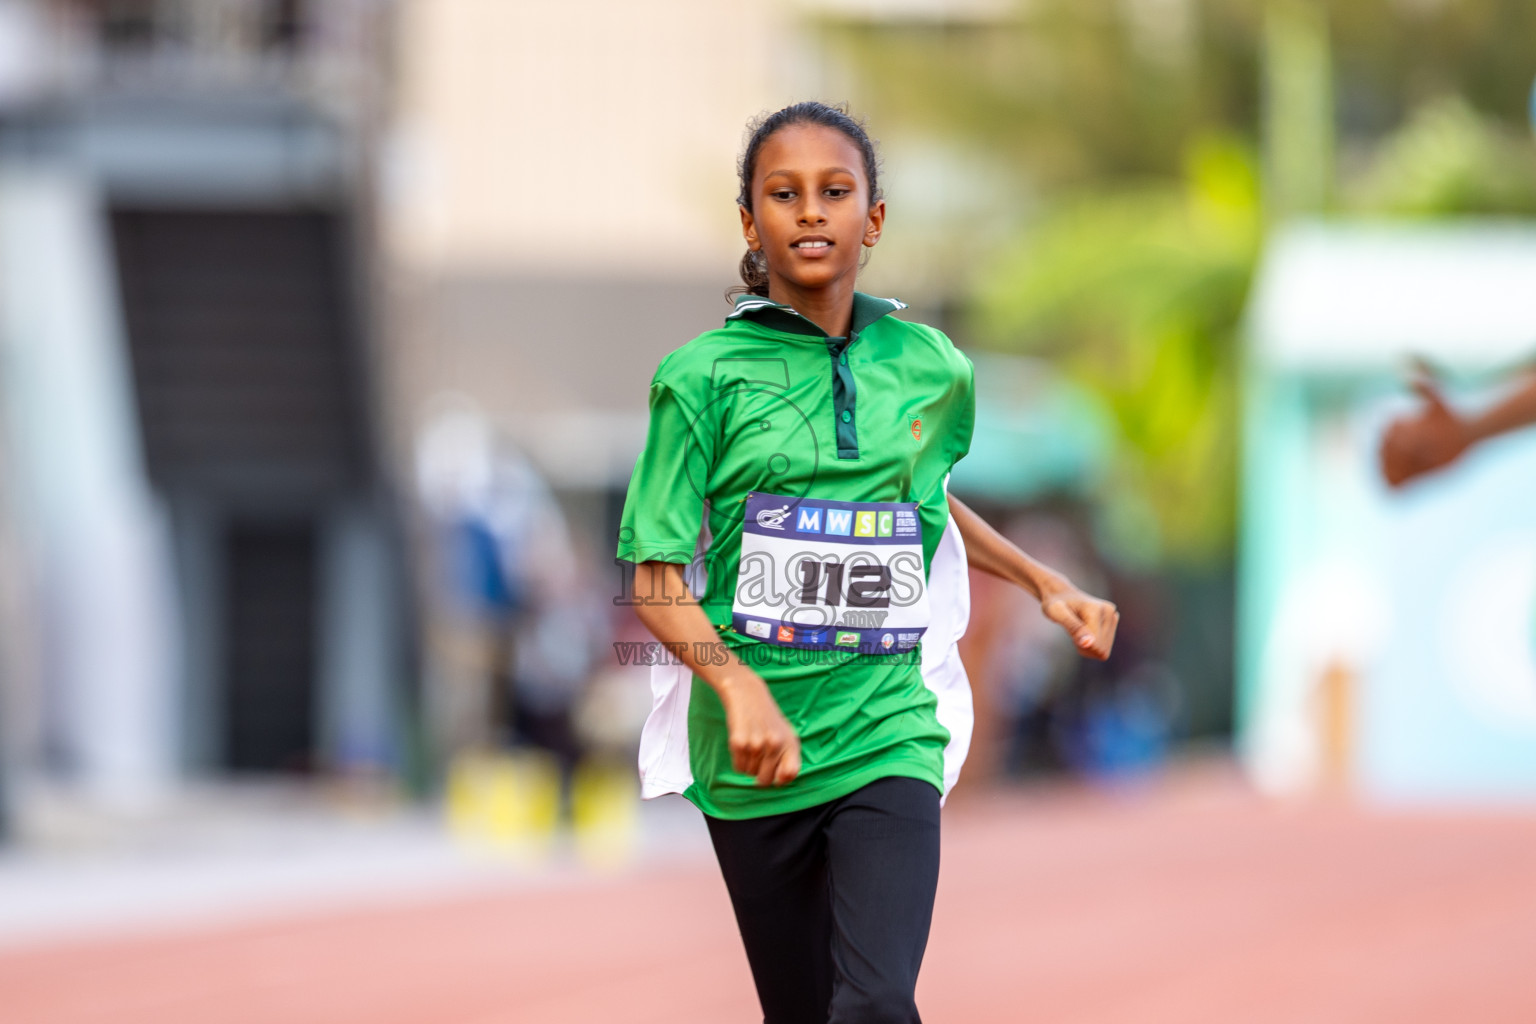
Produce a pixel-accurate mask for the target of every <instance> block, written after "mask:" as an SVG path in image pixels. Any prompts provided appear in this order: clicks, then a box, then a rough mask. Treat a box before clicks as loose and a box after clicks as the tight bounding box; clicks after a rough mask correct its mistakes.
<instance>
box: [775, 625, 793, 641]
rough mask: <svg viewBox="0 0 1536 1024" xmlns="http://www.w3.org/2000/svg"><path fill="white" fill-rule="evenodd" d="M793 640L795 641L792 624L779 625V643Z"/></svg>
mask: <svg viewBox="0 0 1536 1024" xmlns="http://www.w3.org/2000/svg"><path fill="white" fill-rule="evenodd" d="M794 642H795V627H794V626H780V627H779V643H781V644H792V643H794Z"/></svg>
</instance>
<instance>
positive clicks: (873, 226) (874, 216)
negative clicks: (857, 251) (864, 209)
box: [864, 199, 885, 248]
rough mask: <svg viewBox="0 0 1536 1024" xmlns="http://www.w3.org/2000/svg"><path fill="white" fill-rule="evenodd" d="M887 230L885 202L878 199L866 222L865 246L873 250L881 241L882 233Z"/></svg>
mask: <svg viewBox="0 0 1536 1024" xmlns="http://www.w3.org/2000/svg"><path fill="white" fill-rule="evenodd" d="M883 230H885V200H884V199H877V200H876V201H875V202H874V203H873V204H871V205H870V207H869V216H868V217H867V218H866V219H865V221H864V244H865V245H867V246H869V247H871V248H873V247H874V246H875V244H876V243H877V242H879V241H880V232H881V231H883Z"/></svg>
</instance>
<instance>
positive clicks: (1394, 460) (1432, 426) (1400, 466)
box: [1381, 373, 1536, 487]
mask: <svg viewBox="0 0 1536 1024" xmlns="http://www.w3.org/2000/svg"><path fill="white" fill-rule="evenodd" d="M1413 389H1414V390H1415V391H1417V392H1418V394H1419V397H1420V398H1422V399H1423V400H1424V405H1423V406H1422V407H1421V408H1420V409H1419V411H1418V412H1416V413H1415V414H1414V415H1412V416H1405V417H1403V418H1402V419H1399V420H1397V421H1396V422H1394V423H1393V424H1392V425H1391V426H1390V427H1388V428H1387V432H1386V434H1385V435H1384V436H1383V437H1382V441H1381V469H1382V473H1383V475H1385V476H1386V478H1387V483H1389V484H1391V485H1392V486H1393V487H1397V486H1400V485H1401V484H1404V483H1407V482H1408V481H1409V480H1412V479H1413V478H1414V477H1416V476H1420V475H1422V474H1424V473H1428V472H1430V471H1431V470H1435V469H1439V468H1440V467H1441V466H1444V465H1446V464H1447V463H1450V462H1454V461H1455V460H1456V459H1457V458H1459V457H1460V456H1461V453H1462V452H1464V451H1466V450H1467V449H1468V448H1470V447H1471V446H1472V445H1474V444H1476V443H1478V442H1479V441H1483V440H1486V439H1488V438H1490V437H1494V436H1496V435H1498V434H1504V433H1508V432H1509V431H1511V430H1515V429H1518V428H1519V427H1524V426H1529V425H1530V424H1532V423H1536V373H1532V374H1528V375H1527V376H1526V378H1525V380H1524V381H1523V382H1521V384H1520V386H1519V387H1518V388H1516V389H1515V390H1514V391H1513V392H1512V393H1510V394H1509V395H1507V396H1506V397H1504V398H1503V399H1501V400H1500V401H1498V402H1495V403H1494V404H1493V405H1491V406H1489V407H1488V408H1487V409H1485V410H1484V411H1483V412H1481V413H1477V414H1474V415H1470V416H1467V415H1462V414H1461V413H1459V412H1457V411H1456V410H1454V409H1452V408H1451V407H1450V406H1449V405H1447V404H1446V401H1445V396H1444V395H1442V394H1441V393H1440V388H1439V387H1438V386H1437V385H1436V384H1435V382H1434V380H1433V379H1432V378H1431V377H1430V376H1429V375H1428V374H1427V373H1426V374H1422V375H1420V376H1419V378H1418V379H1416V380H1414V381H1413Z"/></svg>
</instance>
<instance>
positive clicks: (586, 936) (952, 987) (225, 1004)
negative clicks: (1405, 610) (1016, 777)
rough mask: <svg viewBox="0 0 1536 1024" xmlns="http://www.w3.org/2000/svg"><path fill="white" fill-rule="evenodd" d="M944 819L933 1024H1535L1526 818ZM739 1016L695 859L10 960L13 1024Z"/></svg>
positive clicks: (1210, 813) (928, 996)
mask: <svg viewBox="0 0 1536 1024" xmlns="http://www.w3.org/2000/svg"><path fill="white" fill-rule="evenodd" d="M945 813H946V821H945V837H944V842H945V850H944V874H943V880H942V883H941V885H940V889H939V904H938V910H937V915H936V919H935V923H934V932H933V938H932V942H931V943H930V945H929V954H928V959H927V962H926V964H925V967H924V972H923V980H922V984H921V987H920V990H919V1002H920V1005H921V1006H922V1008H923V1013H924V1019H925V1020H927V1021H929V1022H930V1024H943V1022H956V1021H963V1022H967V1024H984V1022H992V1021H996V1022H1008V1024H1015V1022H1040V1024H1046V1022H1049V1024H1161V1022H1168V1024H1202V1022H1211V1024H1216V1022H1222V1024H1229V1022H1233V1021H1237V1022H1242V1024H1269V1022H1275V1024H1280V1022H1284V1024H1297V1022H1306V1024H1330V1022H1339V1024H1346V1022H1347V1024H1372V1022H1381V1024H1417V1022H1425V1024H1430V1022H1433V1024H1444V1022H1457V1021H1477V1022H1479V1024H1496V1022H1505V1021H1508V1022H1511V1024H1515V1022H1519V1024H1529V1022H1532V1021H1536V817H1531V816H1528V815H1516V814H1513V813H1511V814H1493V813H1488V814H1470V813H1456V814H1452V813H1446V814H1411V815H1410V814H1393V815H1373V814H1368V813H1365V812H1362V811H1359V810H1353V809H1349V808H1346V807H1342V806H1320V805H1311V806H1301V807H1298V806H1283V805H1275V804H1269V803H1265V802H1262V801H1259V800H1256V799H1254V798H1252V797H1249V796H1247V795H1245V794H1244V793H1243V792H1242V791H1241V790H1240V789H1239V788H1238V787H1237V786H1236V785H1234V784H1233V783H1232V782H1231V781H1230V780H1229V779H1228V778H1227V777H1225V776H1224V775H1223V774H1221V773H1219V772H1210V771H1207V772H1203V773H1196V774H1195V775H1194V776H1184V777H1181V778H1178V779H1176V780H1174V781H1170V782H1165V783H1162V784H1160V785H1159V786H1157V787H1155V788H1154V789H1152V790H1150V791H1147V792H1144V793H1142V794H1140V795H1137V796H1126V795H1119V796H1115V795H1106V794H1102V793H1093V792H1088V791H1083V790H1073V789H1054V790H1046V791H1034V792H1030V793H1025V794H1014V795H1001V794H1000V795H982V796H974V797H972V798H970V799H968V800H960V801H957V802H956V804H955V805H953V806H951V808H950V809H949V810H947V811H946V812H945ZM757 1019H760V1018H758V1017H757V1016H756V1014H755V1001H754V999H753V996H752V992H751V984H750V980H749V978H748V975H747V970H746V963H745V960H744V959H743V957H742V954H741V952H740V949H739V947H738V945H737V940H736V936H735V933H734V931H733V928H732V922H731V915H730V909H729V906H728V904H727V902H726V898H725V893H724V889H723V888H722V886H721V884H720V882H719V880H718V878H717V877H716V875H715V873H714V870H713V866H712V865H711V864H709V863H707V862H692V863H689V864H678V865H672V866H668V867H663V868H648V869H645V870H643V871H637V872H635V873H632V874H629V875H626V876H623V877H619V878H607V879H594V880H590V881H583V882H580V883H579V884H575V885H561V886H559V887H550V888H542V889H527V888H523V889H519V890H515V891H512V890H496V891H495V892H492V893H489V894H483V895H479V896H476V897H473V898H467V897H464V896H457V897H454V898H451V899H448V898H444V899H440V900H439V901H437V902H434V903H417V904H414V905H410V906H394V907H390V908H375V909H370V910H354V911H350V912H345V913H338V912H332V913H327V914H319V913H316V914H312V915H309V916H305V917H294V918H291V919H285V920H279V921H270V922H267V923H263V924H246V925H241V926H233V925H231V926H229V927H226V928H223V929H207V928H204V929H201V930H198V931H195V932H194V931H183V932H180V933H178V934H174V935H164V934H162V935H158V936H154V937H143V936H141V937H127V938H119V939H113V940H101V939H97V940H92V941H90V942H76V943H72V944H62V945H52V946H49V947H47V948H37V949H31V950H21V951H11V952H7V953H6V954H4V955H3V956H0V1020H3V1021H5V1022H7V1024H87V1022H90V1024H95V1022H112V1024H140V1022H146V1024H147V1022H153V1024H310V1022H313V1024H513V1022H515V1024H578V1022H594V1021H604V1022H606V1021H625V1022H628V1024H647V1022H655V1024H721V1022H734V1021H743V1022H745V1021H753V1020H757Z"/></svg>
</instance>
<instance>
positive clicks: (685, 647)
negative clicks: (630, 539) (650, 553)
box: [635, 562, 753, 698]
mask: <svg viewBox="0 0 1536 1024" xmlns="http://www.w3.org/2000/svg"><path fill="white" fill-rule="evenodd" d="M635 597H636V600H637V602H638V603H637V604H636V605H635V614H636V615H637V616H638V617H639V619H640V623H641V625H643V626H644V627H645V628H646V629H648V630H650V633H651V635H652V636H654V637H655V638H656V639H657V640H659V641H660V642H661V643H662V644H664V645H666V646H667V647H668V649H670V650H671V651H672V652H673V653H674V654H675V655H676V656H677V657H678V659H679V660H681V661H682V662H683V664H685V665H687V666H688V667H689V668H691V669H692V670H693V673H694V675H696V676H698V677H699V678H700V679H702V680H704V681H705V682H706V683H708V684H709V685H710V687H711V688H713V689H714V691H715V692H716V693H718V694H719V695H720V696H721V697H722V698H724V697H725V696H726V694H727V692H728V691H730V690H732V689H734V688H735V687H737V686H739V685H740V684H741V683H742V682H743V681H744V680H746V679H750V678H752V677H753V673H752V670H751V669H749V668H748V667H747V666H746V665H745V664H744V663H743V662H742V661H741V659H739V658H737V657H736V654H735V652H734V651H731V650H730V648H728V647H724V643H725V642H724V641H723V640H721V639H720V637H719V635H718V633H717V632H716V631H715V627H714V624H713V623H712V622H710V621H709V616H707V615H705V614H704V609H702V608H700V607H699V603H698V601H697V600H695V599H694V597H693V595H692V594H691V593H690V592H689V590H688V584H687V583H686V582H685V581H684V580H683V567H682V566H680V565H677V564H676V563H673V562H640V563H638V564H637V565H636V566H635ZM717 645H718V646H717ZM722 648H723V649H724V650H725V655H726V656H725V658H724V659H723V660H724V661H725V664H723V665H722V664H719V661H721V660H722V659H720V658H719V657H717V656H714V655H715V654H716V652H717V651H718V650H720V649H722Z"/></svg>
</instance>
